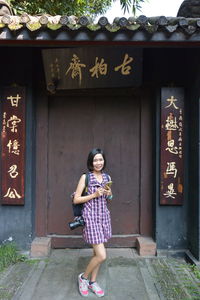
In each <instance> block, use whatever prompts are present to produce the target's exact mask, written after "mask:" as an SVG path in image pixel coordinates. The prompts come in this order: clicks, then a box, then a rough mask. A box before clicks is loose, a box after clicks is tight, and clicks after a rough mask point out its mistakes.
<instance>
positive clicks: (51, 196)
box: [47, 96, 140, 247]
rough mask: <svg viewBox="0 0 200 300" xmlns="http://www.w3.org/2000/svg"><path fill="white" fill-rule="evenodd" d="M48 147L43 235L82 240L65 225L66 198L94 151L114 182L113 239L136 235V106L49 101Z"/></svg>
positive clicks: (113, 100)
mask: <svg viewBox="0 0 200 300" xmlns="http://www.w3.org/2000/svg"><path fill="white" fill-rule="evenodd" d="M48 143H49V144H48V221H47V223H48V234H56V235H59V236H60V235H61V236H71V235H75V236H76V235H80V234H81V228H80V229H76V230H75V231H73V232H72V231H70V230H69V228H68V225H67V223H68V222H69V221H71V220H72V219H73V215H72V208H71V202H70V194H71V193H72V192H73V191H74V190H75V188H76V185H77V183H78V180H79V178H80V176H81V174H82V173H83V172H86V171H87V169H86V160H87V155H88V153H89V151H90V150H91V149H92V148H96V147H99V148H102V149H104V151H105V153H106V158H107V167H106V171H107V172H108V173H109V174H110V175H111V177H112V180H113V188H112V189H113V194H114V198H113V200H112V203H111V204H110V205H109V208H110V210H111V217H112V228H113V234H114V235H130V234H139V220H140V211H139V208H140V199H139V194H140V192H139V191H140V101H139V100H138V99H137V98H134V99H133V98H132V97H130V96H126V97H125V98H122V97H110V96H109V98H106V96H105V97H92V96H90V97H88V98H86V97H80V96H73V97H72V96H71V97H53V98H51V99H50V100H49V126H48ZM62 244H63V243H62V241H61V240H60V242H59V245H60V247H62ZM81 245H82V243H80V246H81ZM111 246H112V243H111ZM115 246H117V244H116V243H115ZM124 246H126V244H124Z"/></svg>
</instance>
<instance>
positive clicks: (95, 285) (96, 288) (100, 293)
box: [88, 282, 104, 297]
mask: <svg viewBox="0 0 200 300" xmlns="http://www.w3.org/2000/svg"><path fill="white" fill-rule="evenodd" d="M88 288H89V289H90V290H91V291H92V292H93V293H95V295H97V296H98V297H103V296H104V291H103V290H102V289H101V288H100V286H99V285H98V283H97V282H94V283H92V284H89V285H88Z"/></svg>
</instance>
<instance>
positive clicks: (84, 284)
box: [74, 149, 112, 297]
mask: <svg viewBox="0 0 200 300" xmlns="http://www.w3.org/2000/svg"><path fill="white" fill-rule="evenodd" d="M105 166H106V158H105V155H104V153H103V151H102V150H101V149H93V150H92V151H91V152H90V153H89V155H88V160H87V167H88V170H89V178H88V179H89V180H88V190H87V195H86V196H82V193H83V191H84V189H85V176H86V175H85V174H83V175H82V176H81V178H80V180H79V183H78V186H77V189H76V192H75V195H74V204H78V203H84V205H83V212H82V216H83V219H84V221H85V226H84V228H83V238H84V240H85V242H86V243H88V244H91V245H92V247H93V257H92V258H91V260H90V262H89V264H88V266H87V267H86V270H85V272H84V273H81V274H80V275H79V276H78V284H79V291H80V294H81V295H82V296H84V297H86V296H88V290H91V291H92V292H94V293H95V294H96V295H97V296H98V297H102V296H104V291H103V290H102V289H101V288H100V286H99V285H98V284H97V282H96V278H97V275H98V271H99V267H100V265H101V263H102V262H103V261H105V259H106V250H105V247H104V243H105V242H107V241H108V239H109V238H111V235H112V232H111V220H110V212H109V210H108V208H107V200H108V199H111V198H112V191H111V188H110V187H107V186H106V183H107V182H108V181H110V180H111V179H110V176H109V175H107V174H106V173H104V172H103V169H104V168H105Z"/></svg>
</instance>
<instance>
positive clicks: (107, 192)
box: [104, 187, 112, 196]
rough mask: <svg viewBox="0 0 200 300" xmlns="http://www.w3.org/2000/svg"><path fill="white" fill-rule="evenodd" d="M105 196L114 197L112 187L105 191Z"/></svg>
mask: <svg viewBox="0 0 200 300" xmlns="http://www.w3.org/2000/svg"><path fill="white" fill-rule="evenodd" d="M104 195H106V196H111V195H112V191H111V188H110V187H106V189H104Z"/></svg>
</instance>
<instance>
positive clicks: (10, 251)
mask: <svg viewBox="0 0 200 300" xmlns="http://www.w3.org/2000/svg"><path fill="white" fill-rule="evenodd" d="M24 260H25V256H23V255H21V254H19V251H18V249H17V247H16V245H15V244H14V243H6V244H2V245H0V271H2V270H3V269H4V268H6V267H8V266H9V265H12V264H15V263H17V262H19V261H24Z"/></svg>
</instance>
